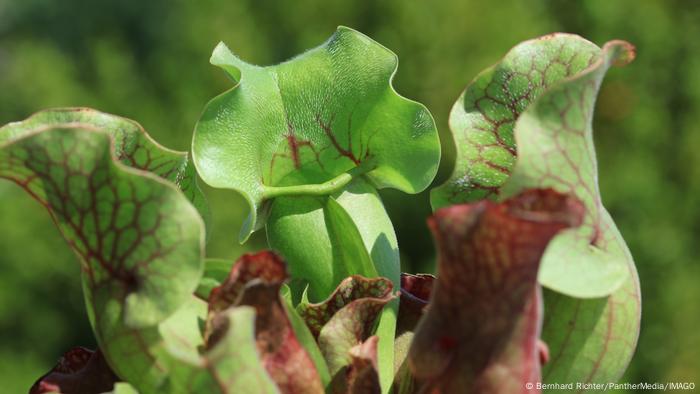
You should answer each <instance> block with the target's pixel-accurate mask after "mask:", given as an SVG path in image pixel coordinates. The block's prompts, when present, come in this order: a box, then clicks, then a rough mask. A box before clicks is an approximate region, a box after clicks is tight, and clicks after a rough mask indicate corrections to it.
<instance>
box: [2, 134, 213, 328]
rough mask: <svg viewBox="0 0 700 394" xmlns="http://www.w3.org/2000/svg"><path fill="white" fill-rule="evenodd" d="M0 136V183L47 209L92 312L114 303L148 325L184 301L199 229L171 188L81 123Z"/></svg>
mask: <svg viewBox="0 0 700 394" xmlns="http://www.w3.org/2000/svg"><path fill="white" fill-rule="evenodd" d="M6 127H7V126H6ZM6 130H8V129H5V128H3V129H0V135H2V136H3V143H2V145H0V177H2V178H6V179H9V180H11V181H14V182H15V183H17V184H18V185H20V186H22V187H23V188H24V189H25V190H27V191H28V192H29V193H30V194H31V195H32V196H33V197H35V198H36V199H37V200H38V201H39V202H40V203H41V204H42V205H44V206H45V207H46V208H47V209H48V210H49V212H50V214H51V216H52V218H53V219H54V221H55V222H56V224H57V225H58V227H59V229H60V230H61V233H62V234H63V236H64V237H65V238H66V240H67V241H68V243H69V244H70V246H71V247H72V248H73V250H74V251H75V252H76V254H77V255H78V257H79V259H80V261H81V266H82V271H83V274H84V275H83V276H84V278H85V280H86V282H87V286H88V287H89V288H90V291H91V292H92V293H94V301H95V302H96V305H94V307H95V310H96V311H104V310H105V307H106V304H107V303H110V302H113V301H114V300H119V302H120V303H122V304H123V311H122V312H123V316H122V319H123V320H124V321H125V323H126V324H127V325H130V326H132V327H139V326H147V325H153V324H156V323H158V322H160V321H162V320H164V319H165V318H166V317H167V316H169V315H171V314H172V313H173V312H174V311H175V310H176V309H177V308H178V307H179V306H180V305H181V304H183V303H184V302H185V301H186V299H187V298H189V297H190V295H191V294H192V291H193V290H194V288H195V287H196V285H197V282H198V281H199V277H200V276H201V272H202V261H201V260H202V253H203V239H204V228H203V224H202V220H201V218H200V216H199V214H198V213H197V211H196V210H195V209H194V208H193V206H192V205H191V204H190V203H189V201H187V199H186V198H185V197H184V195H183V194H182V193H181V192H180V191H179V190H178V189H177V188H176V187H175V185H173V184H172V183H170V182H168V181H165V180H163V179H162V178H160V177H158V176H156V175H153V174H152V173H149V172H145V171H143V170H139V169H135V168H132V167H127V166H125V165H123V164H121V162H119V161H117V160H116V152H115V151H114V149H113V146H114V145H113V143H112V141H113V139H112V138H111V137H110V135H109V134H108V133H106V132H103V131H101V129H97V128H92V127H91V126H89V125H86V124H83V123H67V124H49V125H43V124H40V125H37V126H36V128H34V129H33V130H29V131H27V130H24V131H23V132H22V133H14V130H16V129H15V128H14V125H10V128H9V130H10V132H9V133H7V131H6ZM8 134H10V135H13V136H12V137H10V138H6V137H7V135H8ZM176 273H182V274H180V275H175V274H176Z"/></svg>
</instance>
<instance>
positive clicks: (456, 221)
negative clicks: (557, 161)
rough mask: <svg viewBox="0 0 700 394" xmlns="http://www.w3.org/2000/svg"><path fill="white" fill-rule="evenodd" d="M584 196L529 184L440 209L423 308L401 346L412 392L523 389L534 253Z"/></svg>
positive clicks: (529, 376)
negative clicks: (501, 198) (496, 197)
mask: <svg viewBox="0 0 700 394" xmlns="http://www.w3.org/2000/svg"><path fill="white" fill-rule="evenodd" d="M582 217H583V206H582V204H581V203H580V202H579V201H577V200H575V199H574V198H572V197H569V196H566V195H563V194H559V193H557V192H555V191H553V190H551V189H546V190H542V189H533V190H529V191H526V192H523V193H522V194H520V195H518V196H516V197H513V198H511V199H509V200H506V201H505V202H503V203H500V204H497V203H494V202H491V201H489V200H483V201H481V202H477V203H472V204H463V205H454V206H451V207H448V208H443V209H440V210H438V211H437V212H436V213H435V214H434V215H433V216H432V217H431V218H430V220H429V224H430V227H431V229H432V231H433V234H434V237H435V241H436V244H437V249H438V275H437V279H436V282H435V284H434V286H433V290H432V295H431V299H430V306H429V307H428V309H427V312H426V314H425V316H424V317H423V318H422V319H421V320H420V322H419V323H418V327H417V328H416V332H415V337H414V339H413V343H412V345H411V349H410V352H409V366H410V369H411V372H412V374H413V376H414V377H415V379H416V381H417V382H418V386H417V387H420V390H418V391H416V392H445V393H525V392H539V390H531V387H527V386H526V383H528V382H530V383H532V382H540V381H541V376H540V356H539V344H538V337H539V330H540V326H541V322H542V312H543V311H542V305H541V291H540V290H541V289H540V286H539V285H538V283H537V271H538V266H539V264H540V258H541V256H542V254H543V253H544V251H545V248H546V247H547V244H548V243H549V242H550V240H551V239H552V237H554V236H555V235H556V234H557V233H558V232H560V231H562V230H563V229H565V228H567V227H571V226H577V225H579V224H580V223H581V221H582Z"/></svg>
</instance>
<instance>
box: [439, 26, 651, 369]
mask: <svg viewBox="0 0 700 394" xmlns="http://www.w3.org/2000/svg"><path fill="white" fill-rule="evenodd" d="M633 58H634V50H633V48H632V46H631V45H630V44H628V43H626V42H622V41H612V42H610V43H608V44H606V45H605V46H604V47H603V48H602V49H600V48H598V47H596V46H595V45H593V44H591V43H589V42H588V41H585V40H583V39H582V38H580V37H577V36H571V35H566V34H555V35H550V36H546V37H542V38H540V39H537V40H533V41H528V42H525V43H523V44H521V45H519V46H517V47H515V48H514V49H513V50H512V51H511V52H509V53H508V54H507V55H506V57H505V58H504V59H503V60H502V61H501V62H500V63H498V64H497V65H496V66H494V67H493V68H491V69H489V70H487V71H485V72H484V73H483V74H482V75H480V76H479V77H477V79H476V80H475V82H474V83H473V84H472V85H470V86H469V87H468V88H467V90H466V91H465V93H464V95H463V96H462V97H461V98H460V100H459V101H458V102H457V104H455V107H454V108H453V112H452V115H451V121H450V123H451V129H452V131H453V133H454V135H455V140H456V143H457V146H458V150H459V154H458V156H459V157H458V160H457V166H456V169H455V173H454V175H453V177H452V178H451V179H450V180H449V181H448V182H447V183H446V184H445V185H443V186H442V187H441V188H439V189H436V190H435V191H434V192H433V194H432V196H431V197H432V202H433V205H434V206H435V207H439V206H443V205H446V204H449V203H453V202H459V201H471V200H473V199H477V198H481V197H491V198H505V197H507V196H510V195H514V194H516V193H518V192H520V191H522V190H525V189H528V188H532V187H551V188H554V189H555V190H557V191H560V192H563V193H569V194H573V195H575V196H576V197H577V198H578V199H580V200H581V201H582V202H583V203H584V205H585V207H586V216H585V219H584V224H583V225H582V226H580V227H579V228H577V229H575V230H567V231H565V232H562V234H560V235H558V236H557V237H556V238H555V239H554V240H553V241H552V244H551V245H550V246H549V247H548V248H547V251H546V253H545V255H544V257H543V261H542V266H541V269H540V274H539V281H540V283H541V284H543V285H544V286H546V287H548V288H550V289H552V290H555V291H546V292H545V293H544V296H545V307H546V310H547V315H548V318H547V319H546V320H545V324H544V327H543V334H542V335H543V338H544V339H545V340H546V341H547V342H548V344H549V346H550V350H551V353H552V360H553V361H552V362H550V363H548V364H547V365H546V367H545V371H544V378H545V379H546V381H548V382H609V381H615V380H617V379H618V378H619V377H620V376H621V375H622V373H623V372H624V370H625V368H626V366H627V364H628V363H629V360H630V359H631V357H632V354H633V352H634V348H635V347H636V342H637V336H638V334H639V322H640V315H641V304H640V292H639V283H638V278H637V272H636V268H635V266H634V262H633V259H632V257H631V254H630V252H629V250H628V249H627V246H626V245H625V242H624V240H623V239H622V236H621V235H620V233H619V231H618V230H617V228H616V226H615V224H614V222H613V221H612V219H611V218H610V215H609V214H608V212H607V211H606V210H605V208H604V207H603V205H602V202H601V197H600V193H599V190H598V184H597V177H598V174H597V164H596V159H595V150H594V145H593V137H592V129H591V122H592V116H593V108H594V103H595V98H596V95H597V92H598V88H599V86H600V84H601V82H602V79H603V76H604V74H605V73H606V71H607V70H608V68H609V67H610V65H614V64H618V65H623V64H626V63H627V62H629V61H631V60H632V59H633ZM543 67H544V68H543ZM516 148H517V156H518V157H517V160H516V159H515V152H516ZM603 296H607V298H597V299H596V298H595V297H603ZM574 297H583V298H591V297H594V298H593V299H586V300H581V299H576V298H574ZM555 360H556V361H555Z"/></svg>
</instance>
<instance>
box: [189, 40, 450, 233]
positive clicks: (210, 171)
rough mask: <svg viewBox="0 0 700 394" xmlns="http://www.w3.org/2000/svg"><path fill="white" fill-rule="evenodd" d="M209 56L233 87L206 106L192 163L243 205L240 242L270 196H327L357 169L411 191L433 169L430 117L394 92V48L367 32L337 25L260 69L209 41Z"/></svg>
mask: <svg viewBox="0 0 700 394" xmlns="http://www.w3.org/2000/svg"><path fill="white" fill-rule="evenodd" d="M211 63H212V64H214V65H217V66H219V67H221V68H222V69H223V70H224V71H225V72H226V73H227V74H228V75H229V76H230V77H231V78H232V79H233V80H234V81H235V82H236V85H235V86H234V87H233V88H232V89H231V90H229V91H227V92H225V93H223V94H221V95H220V96H218V97H216V98H214V99H213V100H212V101H210V102H209V104H207V106H206V108H205V110H204V113H203V114H202V117H201V118H200V120H199V122H198V124H197V126H196V129H195V134H194V140H193V144H192V147H193V153H194V161H195V164H196V166H197V168H198V170H199V173H200V174H201V176H202V178H203V179H204V181H205V182H207V183H208V184H210V185H211V186H213V187H219V188H229V189H234V190H237V191H238V192H240V193H241V194H242V195H243V196H244V197H245V199H246V200H247V201H248V203H249V204H250V216H249V218H248V221H247V223H246V224H245V225H244V228H243V229H242V231H241V235H240V238H241V240H245V239H247V238H248V236H249V235H250V233H251V232H252V231H254V230H255V229H256V228H258V227H260V225H261V223H258V222H259V220H258V211H260V210H261V208H262V206H263V202H264V201H265V200H267V199H270V198H274V197H279V196H283V195H328V194H330V193H332V192H334V191H336V190H339V189H340V188H342V186H343V185H345V184H347V182H348V181H350V180H351V179H352V178H353V177H354V176H356V175H359V174H361V173H364V174H365V175H366V176H367V177H368V178H370V179H371V180H372V182H373V183H374V184H375V185H376V186H378V187H392V188H396V189H399V190H402V191H405V192H408V193H416V192H419V191H421V190H423V189H424V188H426V187H427V186H428V185H429V184H430V182H431V181H432V179H433V177H434V176H435V173H436V171H437V167H438V162H439V159H440V144H439V139H438V135H437V131H436V128H435V122H434V121H433V118H432V116H431V115H430V112H428V110H427V109H426V108H425V107H424V106H423V105H421V104H419V103H416V102H414V101H411V100H408V99H406V98H404V97H401V96H399V95H398V94H397V93H396V92H395V91H394V89H393V87H392V86H391V80H392V77H393V75H394V73H395V72H396V68H397V65H398V61H397V58H396V55H394V54H393V53H392V52H391V51H389V50H388V49H386V48H385V47H383V46H381V45H379V44H378V43H376V42H374V41H373V40H371V39H370V38H369V37H367V36H365V35H363V34H361V33H359V32H357V31H355V30H352V29H349V28H346V27H339V28H338V30H337V31H336V33H335V34H334V35H333V36H331V37H330V38H329V39H328V41H326V42H325V43H324V44H322V45H321V46H319V47H316V48H314V49H311V50H309V51H307V52H305V53H303V54H301V55H299V56H297V57H295V58H293V59H291V60H289V61H286V62H283V63H281V64H278V65H275V66H267V67H260V66H255V65H251V64H248V63H245V62H243V61H242V60H240V59H238V58H237V57H236V56H235V55H234V54H233V53H231V51H230V50H229V49H228V48H227V47H226V46H225V45H224V44H219V46H217V47H216V49H215V50H214V53H213V55H212V58H211Z"/></svg>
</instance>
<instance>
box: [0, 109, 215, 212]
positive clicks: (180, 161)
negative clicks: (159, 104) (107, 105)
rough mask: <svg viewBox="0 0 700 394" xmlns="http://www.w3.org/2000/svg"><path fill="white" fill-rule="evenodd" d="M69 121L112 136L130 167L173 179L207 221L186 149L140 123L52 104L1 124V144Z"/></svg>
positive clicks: (206, 209)
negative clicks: (163, 140) (164, 142)
mask: <svg viewBox="0 0 700 394" xmlns="http://www.w3.org/2000/svg"><path fill="white" fill-rule="evenodd" d="M63 124H70V125H71V126H72V127H76V126H78V125H85V126H86V127H87V128H89V129H98V130H101V131H104V132H106V133H107V134H109V135H110V136H111V137H112V138H113V140H114V141H113V143H114V155H115V156H116V158H117V159H118V160H119V161H120V162H121V163H122V164H125V165H127V166H129V167H132V168H136V169H139V170H144V171H148V172H151V173H153V174H155V175H158V176H160V177H161V178H164V179H166V180H168V181H170V182H173V183H174V184H176V185H177V187H178V188H179V189H180V190H182V192H183V193H184V194H185V195H186V196H187V198H188V199H189V200H190V202H192V204H193V205H194V206H195V207H196V208H197V210H198V211H199V214H200V215H201V216H202V218H203V219H204V221H205V222H208V220H209V216H210V212H209V205H208V203H207V201H206V198H205V197H204V194H203V193H202V191H201V190H200V188H199V185H198V184H197V175H196V171H195V168H194V165H193V164H192V163H191V161H190V158H189V153H187V152H179V151H175V150H172V149H168V148H166V147H164V146H162V145H160V144H158V143H157V142H156V141H154V140H153V139H152V138H151V137H150V135H148V133H146V131H145V130H144V129H143V127H141V125H140V124H138V123H136V122H134V121H133V120H130V119H126V118H122V117H120V116H116V115H111V114H106V113H103V112H100V111H96V110H94V109H90V108H55V109H48V110H44V111H40V112H37V113H35V114H34V115H32V116H31V117H29V118H27V119H25V120H23V121H21V122H13V123H9V124H7V125H5V126H3V128H2V131H0V144H2V143H3V142H7V141H10V140H13V139H17V138H19V137H21V136H22V135H25V134H28V133H31V132H33V131H34V130H35V129H37V128H43V127H50V126H57V125H63Z"/></svg>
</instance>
